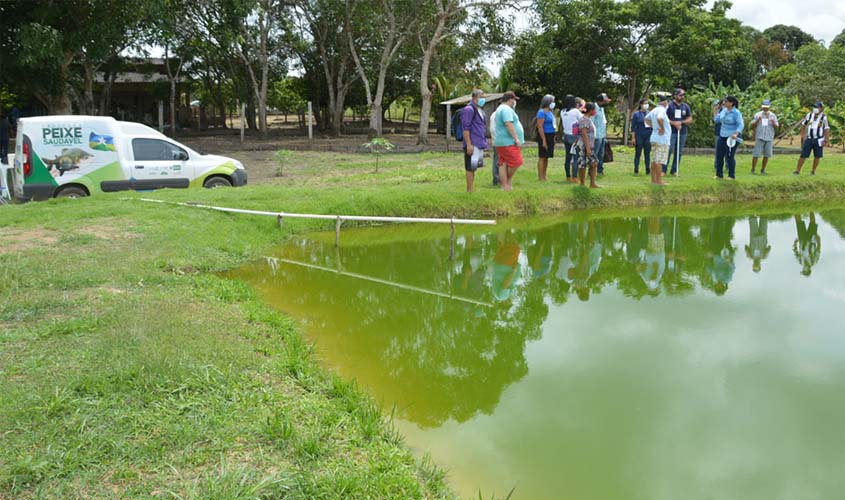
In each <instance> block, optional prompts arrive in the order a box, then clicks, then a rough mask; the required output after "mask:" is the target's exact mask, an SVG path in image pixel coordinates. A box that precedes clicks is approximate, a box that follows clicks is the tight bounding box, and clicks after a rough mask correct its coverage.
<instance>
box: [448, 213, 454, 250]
mask: <svg viewBox="0 0 845 500" xmlns="http://www.w3.org/2000/svg"><path fill="white" fill-rule="evenodd" d="M451 226H452V236H451V238H450V239H449V260H455V219H454V218H453V219H452V221H451Z"/></svg>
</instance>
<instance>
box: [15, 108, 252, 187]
mask: <svg viewBox="0 0 845 500" xmlns="http://www.w3.org/2000/svg"><path fill="white" fill-rule="evenodd" d="M12 177H13V186H14V195H15V197H16V198H18V199H21V200H29V199H46V198H52V197H54V196H67V197H81V196H89V195H92V194H94V193H101V192H106V193H108V192H114V191H124V190H149V189H159V188H187V187H198V186H204V187H207V188H214V187H221V186H243V185H245V184H246V170H244V166H243V165H242V164H241V162H239V161H237V160H234V159H232V158H227V157H225V156H214V155H201V154H199V153H197V152H195V151H193V150H191V148H189V147H187V146H184V145H182V144H180V143H178V142H176V141H174V140H173V139H170V138H169V137H167V136H165V135H164V134H161V133H159V132H158V131H156V130H154V129H151V128H150V127H147V126H146V125H141V124H140V123H133V122H122V121H117V120H115V119H114V118H111V117H103V116H38V117H32V118H21V119H20V120H18V133H17V136H16V141H15V166H14V175H13V176H12Z"/></svg>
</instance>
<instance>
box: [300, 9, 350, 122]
mask: <svg viewBox="0 0 845 500" xmlns="http://www.w3.org/2000/svg"><path fill="white" fill-rule="evenodd" d="M295 6H296V12H297V16H296V17H297V18H299V20H300V21H299V24H298V31H299V33H300V38H301V40H302V43H300V44H298V45H296V47H297V49H296V50H297V52H298V56H299V59H300V61H301V62H302V65H303V66H304V67H305V69H306V73H309V72H316V70H311V68H312V65H311V64H309V63H310V62H312V61H319V66H320V67H321V69H322V73H323V77H324V78H325V82H326V89H327V94H328V100H329V102H328V111H329V113H328V114H329V117H330V120H329V122H330V123H329V126H330V128H331V129H332V132H333V133H334V135H336V136H339V135H340V134H341V133H342V131H343V111H344V109H345V101H346V96H347V94H348V93H349V90H350V89H351V87H352V85H353V83H355V81H356V80H357V79H358V74H357V73H356V72H355V68H354V63H353V62H352V53H351V52H350V46H349V43H348V41H347V40H348V37H347V30H348V29H349V24H348V23H347V22H345V18H346V4H345V3H344V0H296V2H295ZM315 48H316V50H315ZM314 52H316V54H315V53H314ZM309 70H310V71H309Z"/></svg>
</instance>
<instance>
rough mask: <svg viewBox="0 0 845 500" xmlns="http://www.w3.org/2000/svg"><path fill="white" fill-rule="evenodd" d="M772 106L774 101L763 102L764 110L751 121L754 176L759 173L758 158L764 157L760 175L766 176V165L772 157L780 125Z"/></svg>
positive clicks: (752, 169) (752, 171) (752, 168)
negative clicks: (773, 145) (773, 144)
mask: <svg viewBox="0 0 845 500" xmlns="http://www.w3.org/2000/svg"><path fill="white" fill-rule="evenodd" d="M771 106H772V101H770V100H768V99H766V100H765V101H763V105H762V110H761V111H760V112H758V113H757V114H756V115H754V119H753V120H751V125H750V128H751V130H752V131H753V132H754V154H753V155H752V158H751V173H752V174H755V173H757V172H756V169H757V158H759V157H760V156H762V157H763V167H762V168H761V169H760V175H765V174H766V164H768V163H769V158H771V157H772V143H773V142H774V140H775V131H776V130H777V128H778V126H779V124H778V117H777V115H775V114H774V113H772V112H771V111H769V108H770V107H771Z"/></svg>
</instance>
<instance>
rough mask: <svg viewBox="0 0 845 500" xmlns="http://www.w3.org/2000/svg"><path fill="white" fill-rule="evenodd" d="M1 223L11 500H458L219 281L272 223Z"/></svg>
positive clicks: (275, 324) (362, 405)
mask: <svg viewBox="0 0 845 500" xmlns="http://www.w3.org/2000/svg"><path fill="white" fill-rule="evenodd" d="M0 217H2V219H0V220H2V226H3V228H2V234H3V243H2V246H0V394H2V398H0V498H3V499H4V500H5V499H20V498H62V499H65V498H215V499H236V498H441V497H448V496H450V494H449V492H448V489H447V487H446V485H445V481H444V476H443V473H442V472H441V471H438V470H437V469H436V468H435V467H433V466H431V464H429V463H428V462H419V461H417V460H415V459H414V458H413V457H412V455H411V454H410V452H409V451H408V450H407V449H406V448H405V447H404V445H403V443H402V439H401V437H400V436H398V435H397V434H396V432H394V431H393V430H392V428H391V426H390V425H389V423H388V421H387V420H386V419H385V418H384V416H383V415H382V414H381V412H380V410H379V409H378V407H377V406H375V405H374V404H373V402H372V401H370V400H369V399H368V398H367V397H366V396H364V395H363V393H362V391H361V390H359V388H357V387H356V386H355V385H354V384H353V383H352V382H349V381H342V380H340V379H338V378H336V377H334V376H332V375H330V374H328V373H326V372H325V371H323V370H322V369H320V368H319V367H318V366H317V365H316V363H315V361H314V359H313V356H312V354H311V346H309V345H308V344H307V343H306V342H305V341H304V340H303V339H302V337H301V336H300V335H299V334H298V333H297V328H296V325H295V324H294V323H293V322H292V321H291V320H289V319H287V318H285V317H283V316H282V315H280V314H279V313H277V312H274V311H271V310H269V309H267V308H265V307H264V306H263V305H262V304H261V303H259V302H258V301H257V300H256V297H255V295H254V294H253V291H252V290H251V289H250V288H249V287H247V286H246V285H245V284H243V283H241V282H238V281H230V280H226V279H222V278H219V277H217V276H216V275H215V274H213V273H214V272H215V271H220V270H223V269H227V268H230V267H232V266H234V265H236V264H238V263H240V262H243V261H244V260H245V259H249V258H252V257H254V256H255V255H258V254H260V251H261V250H262V249H265V248H267V247H268V246H270V245H272V244H274V243H276V242H278V241H279V240H280V239H281V238H282V237H283V233H281V232H280V230H279V229H278V227H277V226H275V225H274V224H275V223H274V221H269V220H267V221H265V220H260V221H257V220H256V219H253V218H249V217H246V218H237V217H230V216H227V215H224V214H216V213H208V212H205V211H200V210H191V209H184V208H173V207H163V206H160V205H145V204H139V203H137V202H123V201H120V200H117V199H116V198H111V199H108V198H104V199H100V200H97V199H94V198H92V199H89V200H80V201H69V200H61V201H58V200H57V201H50V202H44V203H31V204H27V205H24V206H14V207H3V208H2V209H0Z"/></svg>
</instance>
